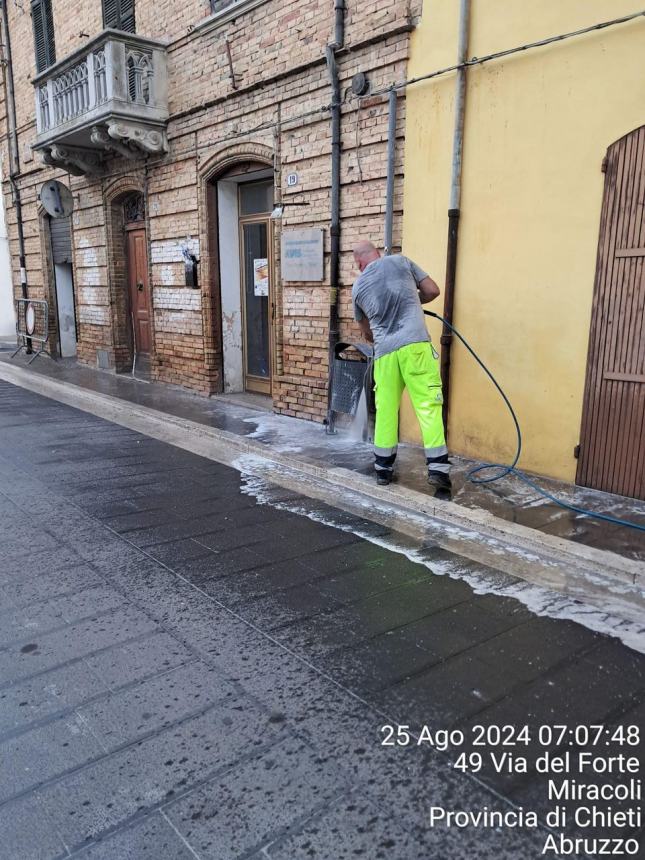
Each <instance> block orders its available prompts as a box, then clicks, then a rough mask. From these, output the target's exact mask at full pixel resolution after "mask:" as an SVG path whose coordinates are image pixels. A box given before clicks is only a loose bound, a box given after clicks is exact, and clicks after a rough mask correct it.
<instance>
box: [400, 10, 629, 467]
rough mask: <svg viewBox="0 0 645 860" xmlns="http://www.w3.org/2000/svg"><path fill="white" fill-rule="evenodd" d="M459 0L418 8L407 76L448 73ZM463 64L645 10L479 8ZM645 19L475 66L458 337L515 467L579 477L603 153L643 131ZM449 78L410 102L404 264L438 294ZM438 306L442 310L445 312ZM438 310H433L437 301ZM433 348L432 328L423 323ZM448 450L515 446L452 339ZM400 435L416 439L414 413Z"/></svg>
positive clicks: (498, 456)
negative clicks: (478, 360)
mask: <svg viewBox="0 0 645 860" xmlns="http://www.w3.org/2000/svg"><path fill="white" fill-rule="evenodd" d="M459 5H460V4H459V3H458V2H457V0H425V3H424V10H423V18H422V21H421V23H420V25H419V27H418V29H417V30H416V32H415V33H414V36H413V41H412V59H411V64H410V67H409V74H408V77H414V76H417V75H422V74H425V73H428V72H430V71H432V70H434V69H438V68H441V67H442V66H446V65H450V64H453V63H454V62H455V61H456V55H457V29H458V17H459ZM472 8H473V11H472V18H471V27H470V45H469V51H468V54H469V56H470V57H473V56H483V55H484V54H488V53H491V52H494V51H498V50H502V49H505V48H510V47H515V46H517V45H521V44H525V43H527V42H530V41H534V40H538V39H542V38H545V37H547V36H552V35H556V34H558V33H563V32H566V31H570V30H575V29H579V28H582V27H586V26H589V25H591V24H595V23H598V22H600V21H605V20H609V19H611V18H616V17H618V16H621V15H627V14H630V13H633V12H637V11H639V10H641V9H642V8H645V6H644V4H643V2H642V0H540V2H538V3H528V2H525V0H472ZM644 56H645V18H639V19H636V21H634V22H631V23H628V24H621V25H618V26H615V27H613V28H611V29H607V30H604V31H599V32H596V33H593V34H590V35H586V36H580V37H576V38H573V39H571V40H569V41H566V42H561V43H555V44H553V45H550V46H548V47H544V48H538V49H534V50H531V51H528V52H526V53H521V54H516V55H514V56H511V57H509V58H506V59H505V60H503V61H492V62H490V63H488V64H485V65H483V66H479V67H474V68H471V69H469V70H468V86H467V96H466V123H465V140H464V169H463V184H462V199H461V212H462V216H461V226H460V241H459V260H458V268H457V289H456V300H455V317H454V321H455V325H456V326H457V327H458V328H459V329H460V331H462V333H463V334H464V335H465V337H466V338H467V339H468V340H470V342H471V344H472V345H473V346H474V347H475V348H476V349H477V351H478V352H479V353H480V355H481V356H482V358H483V359H484V361H485V362H486V363H487V364H489V365H490V367H491V369H492V370H493V372H494V374H495V375H496V376H497V378H498V380H499V382H500V384H501V385H502V387H503V388H504V389H505V390H506V392H507V393H508V395H509V397H510V399H511V402H512V403H513V404H514V406H515V408H516V411H517V413H518V416H519V419H520V423H521V425H522V430H523V434H524V455H523V457H522V460H521V463H520V465H521V466H523V468H525V469H528V470H530V471H534V472H537V473H541V474H545V475H550V476H553V477H557V478H562V479H565V480H573V479H574V476H575V466H576V461H575V460H574V458H573V448H574V446H575V445H576V444H577V443H578V441H579V431H580V420H581V415H582V397H583V390H584V381H585V369H586V356H587V343H588V335H589V323H590V318H591V302H592V295H593V281H594V271H595V258H596V248H597V242H598V227H599V222H600V208H601V202H602V193H603V180H604V175H603V174H602V172H601V163H602V159H603V156H604V154H605V151H606V149H607V147H608V146H609V145H610V144H611V143H613V142H614V141H615V140H617V139H618V138H620V137H622V136H623V135H624V134H626V133H628V132H630V131H631V130H633V129H634V128H637V127H638V126H640V125H643V124H645V75H643V57H644ZM454 92H455V75H454V74H449V75H446V76H444V77H441V78H438V79H436V80H434V81H428V82H424V83H420V84H417V85H414V86H411V87H409V88H408V90H407V104H406V112H407V128H406V142H405V196H404V206H405V215H404V224H403V252H404V253H405V254H407V255H408V256H410V257H411V258H412V259H414V260H416V261H417V262H418V263H419V264H420V265H422V266H423V267H425V268H426V270H427V271H428V272H429V273H430V274H431V275H433V276H434V277H435V278H436V279H437V281H438V283H439V284H440V285H441V284H442V283H443V279H444V276H445V261H446V235H447V210H448V203H449V192H450V166H451V152H452V134H453V122H454V118H453V101H454ZM439 301H440V300H439ZM436 304H437V307H436V310H438V311H440V310H441V306H440V304H439V302H437V303H436ZM431 331H432V335H433V340H434V341H435V343H438V333H439V330H438V328H437V327H435V326H434V325H433V326H431ZM451 386H452V393H451V408H450V416H449V426H450V440H449V443H450V448H451V450H452V451H454V452H456V453H461V454H464V455H466V456H469V457H474V458H477V459H486V460H502V461H504V460H506V459H507V458H508V457H509V456H510V455H511V454H512V452H513V450H514V434H513V427H512V424H511V421H510V418H508V417H507V414H506V413H505V407H504V405H503V403H502V402H501V400H500V399H499V397H498V395H497V394H496V392H495V391H494V389H493V388H492V386H491V385H490V383H489V382H488V380H487V379H486V377H485V376H484V375H483V374H482V372H481V371H480V370H479V369H478V368H477V367H476V365H475V364H474V363H473V362H472V360H471V359H470V358H469V357H468V355H467V354H466V352H465V350H464V349H463V348H462V347H461V346H460V345H459V344H458V343H456V344H455V346H453V350H452V374H451ZM402 431H403V432H402V435H403V437H404V438H407V439H417V438H418V431H417V428H416V422H415V419H414V415H413V413H412V412H411V410H410V408H409V404H404V409H403V413H402Z"/></svg>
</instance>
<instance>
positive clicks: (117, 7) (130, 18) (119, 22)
mask: <svg viewBox="0 0 645 860" xmlns="http://www.w3.org/2000/svg"><path fill="white" fill-rule="evenodd" d="M103 26H104V27H111V28H112V29H113V30H124V31H125V32H126V33H134V32H135V27H134V0H103Z"/></svg>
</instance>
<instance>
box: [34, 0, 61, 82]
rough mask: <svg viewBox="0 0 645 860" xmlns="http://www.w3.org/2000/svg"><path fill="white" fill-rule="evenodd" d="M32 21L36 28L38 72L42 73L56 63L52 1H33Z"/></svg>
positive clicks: (35, 42)
mask: <svg viewBox="0 0 645 860" xmlns="http://www.w3.org/2000/svg"><path fill="white" fill-rule="evenodd" d="M31 19H32V23H33V26H34V51H35V54H36V71H37V72H42V71H44V70H45V69H46V68H48V67H49V66H52V65H53V64H54V63H55V62H56V44H55V42H54V16H53V14H52V4H51V0H32V3H31Z"/></svg>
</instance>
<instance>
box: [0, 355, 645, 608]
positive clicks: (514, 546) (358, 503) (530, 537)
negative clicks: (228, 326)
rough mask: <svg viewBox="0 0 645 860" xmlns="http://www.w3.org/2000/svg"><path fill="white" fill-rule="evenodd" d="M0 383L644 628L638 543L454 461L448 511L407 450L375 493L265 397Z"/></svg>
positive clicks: (6, 363) (14, 375)
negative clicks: (613, 604)
mask: <svg viewBox="0 0 645 860" xmlns="http://www.w3.org/2000/svg"><path fill="white" fill-rule="evenodd" d="M0 378H4V379H6V380H7V381H10V382H13V383H15V384H18V385H22V386H23V387H27V388H30V389H31V390H34V391H38V392H39V393H41V394H45V395H46V396H49V397H53V398H54V399H58V400H61V401H62V402H66V403H68V404H69V405H73V406H76V407H77V408H80V409H84V410H85V411H90V412H93V413H94V414H97V415H101V416H102V417H104V418H108V419H109V420H112V421H115V422H116V423H121V424H124V425H125V426H129V427H131V428H133V429H139V430H143V431H144V432H151V433H152V435H155V436H157V438H161V439H163V440H164V441H171V442H172V443H173V444H178V445H179V446H180V447H186V448H188V449H189V450H195V451H199V452H200V453H204V454H206V455H207V456H211V457H212V458H213V459H218V460H219V461H220V462H227V463H231V464H233V465H236V466H237V467H238V468H239V469H240V470H241V471H243V472H244V471H246V472H251V473H255V474H260V475H263V476H264V477H265V478H267V479H268V480H270V481H272V482H273V483H278V484H282V485H284V486H288V487H292V488H293V487H298V489H299V491H301V492H303V493H304V494H306V495H309V496H310V497H314V498H320V499H325V497H327V498H328V499H331V500H333V503H335V504H337V505H340V506H341V507H344V508H345V509H346V510H349V511H354V510H356V508H357V507H359V508H360V509H361V510H362V512H363V515H365V516H368V517H369V518H370V519H372V520H373V521H376V522H383V521H384V519H385V520H386V521H387V522H388V524H391V523H392V521H393V518H394V519H395V520H396V525H397V528H398V529H399V530H400V531H402V532H404V533H407V534H409V535H411V536H413V537H415V538H416V539H419V540H425V541H427V540H428V539H431V540H434V541H436V542H438V543H439V545H441V546H444V547H446V548H448V549H455V546H456V545H457V544H458V548H459V551H460V552H461V553H462V554H464V555H465V556H466V557H469V558H472V559H473V560H476V561H480V562H484V563H486V564H491V565H493V566H496V567H497V568H499V569H500V570H503V571H504V572H506V573H511V574H512V575H514V576H519V577H521V578H523V579H526V580H528V581H530V582H534V583H537V584H540V585H546V586H547V587H549V588H553V589H556V590H558V591H561V592H565V593H567V594H569V595H571V596H572V597H574V598H575V597H579V598H580V599H584V600H588V599H590V597H593V595H595V596H596V598H597V602H598V603H602V601H604V600H605V599H606V597H607V596H610V597H611V599H612V600H614V599H617V600H619V601H621V600H622V601H624V602H625V607H624V608H625V611H623V613H622V614H623V615H624V616H625V617H634V615H632V613H630V612H629V611H627V607H628V606H631V607H632V608H633V609H634V610H635V615H636V617H642V615H641V613H642V609H643V608H645V596H644V593H643V577H644V576H645V565H643V564H642V562H643V561H645V534H644V533H642V532H638V531H636V530H629V529H627V528H623V527H618V526H614V525H611V524H607V523H603V522H600V521H597V520H592V519H589V518H587V517H582V516H579V515H576V514H574V513H572V512H568V511H565V510H562V509H561V508H558V507H557V506H555V505H553V504H552V503H550V502H548V501H546V500H544V499H543V498H541V497H540V496H538V495H537V494H536V493H534V492H533V491H532V490H531V489H530V488H528V487H526V486H525V485H523V484H522V483H521V482H520V481H518V480H517V479H515V478H510V479H503V480H501V481H499V482H497V483H495V484H494V485H492V486H488V487H482V486H474V485H472V484H470V483H469V482H468V481H467V479H466V473H467V472H468V470H469V469H470V467H471V466H472V465H473V464H472V463H471V462H469V461H465V460H461V459H459V458H455V469H454V494H453V502H452V503H447V502H444V501H441V500H436V499H434V498H433V496H432V494H431V493H430V492H429V491H428V488H427V485H426V484H425V474H424V464H423V458H422V455H421V452H420V451H419V450H418V449H417V448H415V447H414V446H402V448H401V452H400V457H399V463H398V474H399V479H398V482H397V484H396V485H394V486H392V487H389V488H385V489H384V488H379V487H377V486H376V484H375V482H374V481H373V477H372V453H371V448H370V446H369V445H367V444H365V443H363V442H361V441H357V440H356V439H355V438H352V436H351V435H350V433H349V432H347V431H340V432H339V433H338V434H337V435H335V436H328V435H327V434H325V432H324V429H323V427H322V426H320V425H317V424H312V423H309V422H305V421H301V420H297V419H292V418H289V417H286V416H278V415H274V414H273V413H272V412H271V411H270V409H269V408H268V405H267V404H266V403H265V402H264V401H263V400H262V398H245V397H239V396H237V397H236V396H229V397H226V396H222V397H212V398H203V397H199V396H197V395H193V394H191V393H189V392H186V391H185V390H182V389H179V388H176V387H173V386H168V385H162V384H155V383H147V382H144V381H143V380H136V379H133V378H131V377H128V376H124V375H115V374H110V373H105V372H101V371H97V370H94V369H91V368H87V367H83V366H81V365H78V364H77V363H76V362H74V361H59V362H52V361H50V360H48V359H46V358H44V359H39V360H38V361H36V362H35V363H34V364H33V365H32V366H31V367H29V368H28V369H27V368H26V359H25V358H24V357H22V356H19V357H17V358H16V359H13V360H10V359H9V358H8V356H7V355H6V354H5V355H0ZM153 425H155V426H156V429H152V428H153ZM162 425H163V426H162ZM164 427H165V429H164ZM195 446H197V447H195ZM204 446H206V448H208V447H209V446H210V450H206V448H204ZM213 446H215V447H214V448H213ZM215 449H217V450H215ZM224 449H225V450H224ZM540 483H541V484H542V485H543V486H545V488H546V489H548V490H549V491H550V492H552V493H555V494H556V495H558V496H559V497H560V498H562V499H564V500H565V501H567V502H569V503H573V504H576V505H580V506H582V507H586V508H590V509H593V510H598V511H602V512H605V513H609V514H611V515H612V516H617V517H621V518H626V519H629V520H632V521H634V522H639V523H645V503H644V502H639V501H636V500H633V499H626V498H622V497H618V496H612V495H609V494H606V493H599V492H595V491H592V490H587V489H583V488H578V487H573V486H570V485H566V484H561V483H558V482H555V481H551V480H546V479H544V480H540ZM359 497H360V498H359ZM366 508H369V510H367V511H366ZM433 524H434V525H435V528H434V529H433V527H432V526H433Z"/></svg>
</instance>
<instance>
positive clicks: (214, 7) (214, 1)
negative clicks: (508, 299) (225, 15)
mask: <svg viewBox="0 0 645 860" xmlns="http://www.w3.org/2000/svg"><path fill="white" fill-rule="evenodd" d="M239 2H240V0H211V14H215V12H222V11H223V10H224V9H226V8H227V7H228V6H234V5H235V4H236V3H239Z"/></svg>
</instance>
